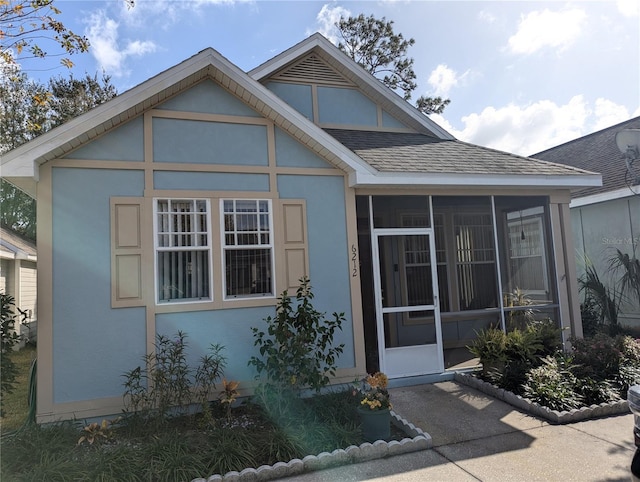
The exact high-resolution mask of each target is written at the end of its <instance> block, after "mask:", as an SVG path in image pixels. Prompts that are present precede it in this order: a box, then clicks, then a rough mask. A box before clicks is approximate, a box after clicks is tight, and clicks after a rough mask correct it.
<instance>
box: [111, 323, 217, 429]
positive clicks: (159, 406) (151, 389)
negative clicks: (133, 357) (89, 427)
mask: <svg viewBox="0 0 640 482" xmlns="http://www.w3.org/2000/svg"><path fill="white" fill-rule="evenodd" d="M186 338H187V335H186V334H184V333H183V332H181V331H179V332H178V333H177V334H176V336H175V338H173V339H172V338H169V337H167V336H164V335H157V336H156V343H155V345H154V346H155V350H154V351H153V352H152V353H149V354H147V355H145V356H144V357H143V361H144V365H143V366H138V367H136V368H134V369H133V370H130V371H128V372H126V373H125V374H124V377H125V382H124V388H125V391H124V401H125V413H126V414H127V415H130V417H128V418H129V422H134V421H135V417H136V416H140V417H142V418H143V422H144V420H146V419H152V420H154V421H155V422H157V423H163V422H164V421H165V420H166V419H167V418H168V417H169V416H170V415H172V416H173V415H181V414H184V413H186V412H187V411H188V410H189V406H190V405H191V404H193V403H194V402H199V403H201V404H202V408H203V410H204V411H205V412H206V413H208V410H207V409H208V405H209V404H208V402H209V400H211V397H212V390H213V389H215V386H216V385H215V382H216V381H217V380H219V379H220V378H221V377H222V374H223V369H224V367H225V365H226V358H225V357H224V356H223V355H222V350H223V349H224V347H223V346H222V345H219V344H211V346H210V347H209V352H210V354H209V355H205V356H203V357H202V358H201V359H200V363H199V365H198V366H197V367H196V368H195V369H194V368H192V367H190V366H189V365H188V363H187V357H186V349H187V346H188V344H187V341H186ZM194 397H195V398H194ZM134 414H135V416H134Z"/></svg>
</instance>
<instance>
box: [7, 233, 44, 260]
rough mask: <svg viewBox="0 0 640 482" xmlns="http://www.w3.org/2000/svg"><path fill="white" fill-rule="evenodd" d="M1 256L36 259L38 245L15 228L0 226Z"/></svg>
mask: <svg viewBox="0 0 640 482" xmlns="http://www.w3.org/2000/svg"><path fill="white" fill-rule="evenodd" d="M0 258H5V259H26V260H29V261H36V259H37V251H36V245H35V243H34V242H33V241H30V240H28V239H27V238H24V237H22V236H20V235H19V234H18V233H16V232H15V231H14V230H12V229H9V228H5V227H0Z"/></svg>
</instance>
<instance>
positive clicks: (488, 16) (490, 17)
mask: <svg viewBox="0 0 640 482" xmlns="http://www.w3.org/2000/svg"><path fill="white" fill-rule="evenodd" d="M478 20H480V21H483V22H486V23H488V24H492V23H495V21H496V16H495V15H494V14H492V13H490V12H487V11H486V10H481V11H480V13H479V14H478Z"/></svg>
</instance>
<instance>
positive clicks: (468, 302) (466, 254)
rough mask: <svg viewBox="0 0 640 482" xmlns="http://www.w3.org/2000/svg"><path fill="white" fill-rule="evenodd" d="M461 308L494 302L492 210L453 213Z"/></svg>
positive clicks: (481, 306)
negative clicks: (488, 212) (487, 211)
mask: <svg viewBox="0 0 640 482" xmlns="http://www.w3.org/2000/svg"><path fill="white" fill-rule="evenodd" d="M453 224H454V226H453V227H454V231H455V243H456V276H457V281H458V296H459V303H460V310H461V311H465V310H478V309H484V308H493V307H496V306H497V301H498V298H497V286H496V280H497V272H496V259H495V249H494V242H493V226H492V221H491V214H480V213H473V214H454V216H453Z"/></svg>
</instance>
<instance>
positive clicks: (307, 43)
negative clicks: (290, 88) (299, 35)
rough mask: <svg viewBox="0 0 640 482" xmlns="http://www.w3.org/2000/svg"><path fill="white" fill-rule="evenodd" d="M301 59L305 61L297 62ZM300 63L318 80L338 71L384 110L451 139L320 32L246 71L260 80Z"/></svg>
mask: <svg viewBox="0 0 640 482" xmlns="http://www.w3.org/2000/svg"><path fill="white" fill-rule="evenodd" d="M301 60H302V62H304V63H306V64H307V65H304V66H301V65H300V63H301V62H300V61H301ZM323 63H324V64H325V65H323ZM326 66H329V68H330V69H332V70H333V75H332V72H328V70H329V69H327V67H326ZM301 67H304V68H305V73H306V74H307V75H308V74H312V75H316V77H317V79H318V80H319V82H320V83H322V82H323V80H324V79H326V78H328V77H331V78H332V79H333V80H334V81H335V79H336V78H337V77H338V75H339V76H341V77H342V79H341V80H342V81H343V82H345V83H351V84H353V85H354V86H357V87H358V88H359V89H360V90H361V91H362V92H364V93H365V94H366V95H368V96H369V97H370V98H373V99H376V101H378V102H379V103H380V105H381V106H382V108H383V109H384V110H385V111H387V112H388V113H389V114H391V115H392V116H394V117H395V118H397V119H398V120H400V121H401V122H403V123H404V124H406V125H408V126H410V127H411V128H413V129H415V130H416V131H417V132H421V133H423V134H427V135H431V136H434V137H437V138H440V139H454V137H453V136H452V135H451V134H449V133H448V132H447V131H446V130H444V129H443V128H442V127H440V126H439V125H438V124H436V123H435V122H433V121H432V120H431V119H429V117H427V116H426V115H424V114H423V113H421V112H420V111H418V110H417V109H416V108H414V107H413V106H412V105H411V104H409V103H408V102H407V101H405V100H404V99H403V98H402V97H400V96H399V95H398V94H396V93H395V92H393V91H392V90H391V89H389V88H388V87H386V86H385V85H384V84H382V82H380V81H379V80H378V79H377V78H376V77H374V76H373V75H372V74H371V73H369V72H368V71H366V70H365V69H363V68H362V67H361V66H360V65H359V64H358V63H356V62H355V61H354V60H353V59H351V58H350V57H349V56H348V55H347V54H345V53H344V52H343V51H341V50H340V49H339V48H338V47H336V46H335V45H333V44H332V43H331V42H330V41H329V40H327V39H326V38H325V37H324V36H323V35H322V34H320V33H314V34H313V35H311V36H310V37H308V38H306V39H305V40H303V41H302V42H299V43H298V44H296V45H294V46H293V47H291V48H289V49H287V50H285V51H284V52H282V53H281V54H279V55H276V56H275V57H273V58H272V59H271V60H268V61H267V62H265V63H263V64H262V65H259V66H258V67H256V68H254V69H253V70H250V71H249V75H250V76H251V77H252V78H254V79H256V80H258V81H259V82H263V83H264V82H267V81H268V80H270V79H274V80H277V79H278V77H279V74H281V72H283V71H287V70H288V71H289V72H290V71H291V70H292V68H293V70H294V71H295V69H296V68H297V69H301ZM294 73H295V72H294ZM336 74H338V75H336Z"/></svg>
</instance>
